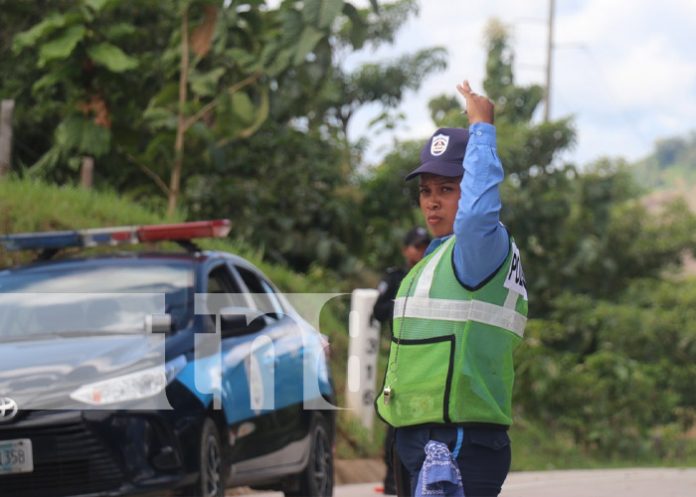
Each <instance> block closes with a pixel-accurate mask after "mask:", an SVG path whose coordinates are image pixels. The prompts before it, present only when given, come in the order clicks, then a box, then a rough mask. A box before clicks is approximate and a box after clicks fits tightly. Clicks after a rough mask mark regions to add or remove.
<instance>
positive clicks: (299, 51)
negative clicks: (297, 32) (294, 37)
mask: <svg viewBox="0 0 696 497" xmlns="http://www.w3.org/2000/svg"><path fill="white" fill-rule="evenodd" d="M324 36H326V35H325V33H324V32H322V31H319V30H318V29H317V28H314V27H312V26H306V27H305V29H304V31H302V36H301V37H300V41H299V42H298V43H297V48H296V49H295V56H294V58H293V64H294V65H300V64H301V63H302V62H303V61H304V59H305V57H306V56H307V54H308V53H310V52H311V51H312V50H314V47H316V46H317V43H319V41H320V40H321V39H322V38H323V37H324Z"/></svg>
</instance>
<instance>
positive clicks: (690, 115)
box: [348, 0, 696, 165]
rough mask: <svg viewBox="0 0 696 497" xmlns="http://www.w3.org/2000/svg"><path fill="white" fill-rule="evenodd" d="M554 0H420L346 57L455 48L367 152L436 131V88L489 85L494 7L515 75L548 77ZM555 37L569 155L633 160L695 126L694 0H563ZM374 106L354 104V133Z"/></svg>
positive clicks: (556, 105) (559, 112) (556, 94)
mask: <svg viewBox="0 0 696 497" xmlns="http://www.w3.org/2000/svg"><path fill="white" fill-rule="evenodd" d="M548 2H549V0H524V1H520V0H485V1H484V0H421V2H420V3H421V7H420V14H419V16H418V17H417V18H413V19H411V20H410V21H409V22H408V23H407V25H405V26H404V28H402V30H401V31H400V33H399V35H398V37H397V40H396V43H395V44H394V45H393V46H391V47H389V48H385V49H380V50H379V51H378V52H377V53H366V54H365V53H364V54H361V55H360V56H359V57H358V58H354V59H352V60H349V61H348V62H349V63H350V64H355V63H357V62H358V61H359V60H361V59H362V60H365V59H366V58H369V59H370V60H375V59H380V58H392V57H396V56H398V55H399V54H403V53H408V52H412V51H414V50H417V49H419V48H424V47H431V46H444V47H446V48H447V50H448V52H449V67H448V69H447V71H446V72H442V73H438V74H435V75H433V76H431V77H429V78H428V79H427V80H426V81H425V84H424V85H423V86H422V88H421V90H420V91H418V92H417V93H415V94H414V93H410V94H409V95H408V96H407V98H406V99H405V101H404V103H403V105H402V107H401V110H402V111H403V112H404V113H405V114H406V121H405V122H404V123H402V125H401V126H400V127H399V128H398V129H397V130H395V131H394V132H393V134H383V135H380V136H370V139H371V143H372V145H371V146H370V148H369V150H368V153H367V157H366V159H367V161H368V162H371V163H375V162H377V161H378V160H379V159H380V158H381V157H382V156H383V155H384V154H385V153H386V152H388V151H389V149H390V148H391V143H392V140H393V139H394V138H398V139H406V138H424V137H427V136H429V135H430V134H431V133H432V131H433V124H432V122H431V120H430V117H429V114H428V110H427V103H428V100H429V99H430V98H431V97H433V96H435V95H439V94H441V93H451V94H455V89H454V86H455V84H456V83H457V82H459V81H460V80H462V79H464V78H468V79H469V81H470V82H471V86H472V87H473V89H474V91H483V88H482V82H483V77H484V61H485V56H486V53H485V50H484V47H483V31H484V27H485V25H486V23H487V21H488V20H489V19H490V18H491V17H498V18H499V19H500V20H502V21H503V22H504V23H505V24H507V25H509V26H510V27H511V28H512V33H513V48H514V50H515V55H516V58H515V77H516V82H517V83H520V84H529V83H539V84H543V83H544V77H545V73H544V64H545V59H546V36H547V25H546V19H547V16H548V5H549V3H548ZM357 3H359V2H357ZM555 42H556V50H555V51H554V67H553V79H552V103H551V117H552V118H558V117H564V116H568V115H573V116H575V123H576V126H577V130H578V141H577V145H576V147H575V149H574V150H573V151H571V152H570V153H569V154H568V155H567V156H566V157H565V158H566V159H568V160H571V161H574V162H576V163H577V164H580V165H582V164H585V163H587V162H590V161H592V160H594V159H596V158H598V157H600V156H612V157H616V156H620V157H625V158H627V159H629V160H635V159H638V158H641V157H643V156H645V155H647V154H648V153H650V151H651V150H652V147H653V144H654V142H655V140H657V139H660V138H666V137H671V136H675V135H680V136H686V135H687V134H688V133H689V132H690V131H692V130H696V56H695V55H694V53H695V52H696V0H661V1H657V2H656V1H651V0H556V27H555ZM374 115H375V110H374V109H366V110H364V111H361V112H360V113H358V114H357V116H356V118H355V119H354V121H353V123H352V127H351V130H350V132H351V138H352V139H357V138H359V137H360V136H362V135H363V134H364V133H365V131H364V130H365V127H366V123H367V122H368V121H369V120H370V119H371V118H372V117H374ZM540 117H541V116H540V115H539V119H540Z"/></svg>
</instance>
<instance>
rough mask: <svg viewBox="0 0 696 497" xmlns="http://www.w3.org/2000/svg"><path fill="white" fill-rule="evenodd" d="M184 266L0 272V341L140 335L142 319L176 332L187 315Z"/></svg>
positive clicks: (71, 266) (189, 290)
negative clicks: (157, 318)
mask: <svg viewBox="0 0 696 497" xmlns="http://www.w3.org/2000/svg"><path fill="white" fill-rule="evenodd" d="M192 295H193V264H192V263H190V262H182V261H176V262H169V261H165V262H160V261H147V262H142V261H138V262H133V263H130V264H129V263H124V262H123V261H119V262H118V263H114V262H109V261H105V262H104V263H103V264H97V263H95V262H94V261H90V262H89V263H87V264H79V263H75V262H71V263H68V264H57V265H53V266H51V265H46V266H42V267H33V268H25V269H20V270H16V271H0V340H12V339H24V338H31V337H34V336H39V335H53V336H65V335H79V334H97V333H105V334H106V333H109V332H114V333H123V332H128V333H142V332H144V331H146V320H147V319H148V318H147V317H148V316H152V315H158V314H163V313H165V312H166V313H169V314H171V316H172V319H173V321H174V323H175V324H176V325H177V327H181V326H182V325H184V324H185V323H186V322H188V320H189V318H190V316H191V313H192V306H191V302H192Z"/></svg>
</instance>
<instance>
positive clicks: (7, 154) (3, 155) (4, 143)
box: [0, 100, 14, 177]
mask: <svg viewBox="0 0 696 497" xmlns="http://www.w3.org/2000/svg"><path fill="white" fill-rule="evenodd" d="M13 110H14V100H3V101H2V104H0V177H2V176H5V175H7V174H8V173H9V172H10V167H11V161H12V111H13Z"/></svg>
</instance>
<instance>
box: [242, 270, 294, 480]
mask: <svg viewBox="0 0 696 497" xmlns="http://www.w3.org/2000/svg"><path fill="white" fill-rule="evenodd" d="M232 267H233V270H234V271H235V272H236V273H237V274H238V275H239V277H240V279H241V280H242V282H243V284H244V287H245V288H246V289H247V290H248V291H249V295H250V296H251V298H252V300H253V301H254V304H253V305H254V308H255V309H256V310H257V311H258V312H259V313H263V316H262V317H261V318H259V319H263V320H264V323H265V328H264V332H263V339H259V340H257V343H259V342H260V345H255V346H254V347H252V349H253V350H252V352H251V354H250V360H251V363H252V364H256V365H258V367H259V368H261V369H262V371H261V375H262V378H263V383H262V386H261V387H259V386H255V385H254V383H255V381H254V380H255V379H258V376H259V374H258V373H257V374H256V378H254V377H253V376H254V372H253V368H252V370H251V372H252V378H251V380H252V382H251V383H252V389H253V390H255V392H256V395H257V397H258V396H259V393H258V390H259V389H262V390H263V395H264V400H265V402H266V405H265V406H264V407H265V408H266V409H265V410H264V411H263V416H265V417H264V420H263V421H264V423H263V433H261V434H260V436H259V437H258V439H257V441H258V443H260V444H262V445H263V446H265V447H270V448H272V449H271V451H272V452H273V453H274V456H273V457H272V458H270V459H269V460H268V461H266V464H267V466H283V467H285V468H287V469H288V470H289V469H290V468H291V467H292V466H293V465H295V464H298V465H299V464H301V463H302V461H303V459H304V458H305V457H306V449H307V448H306V447H305V444H304V442H305V437H306V433H307V430H306V428H307V427H306V423H305V419H304V417H303V416H304V413H303V403H302V392H303V376H302V375H303V367H302V337H301V335H300V333H299V331H298V327H297V324H296V323H295V322H294V320H293V319H292V318H291V317H290V316H289V315H288V314H287V313H286V312H285V309H284V308H283V306H282V304H281V303H280V300H279V299H278V298H277V297H276V295H275V291H274V289H273V287H272V285H271V284H270V282H268V281H267V280H266V279H265V278H264V277H263V276H262V275H261V274H259V273H258V272H257V271H256V270H255V269H254V268H253V267H251V266H247V265H245V264H242V263H236V264H233V266H232ZM253 398H254V395H253V394H252V399H253ZM269 408H270V409H269ZM260 418H261V415H260V416H259V420H258V421H257V422H260ZM245 469H247V470H249V471H251V470H253V468H251V467H247V468H245Z"/></svg>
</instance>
